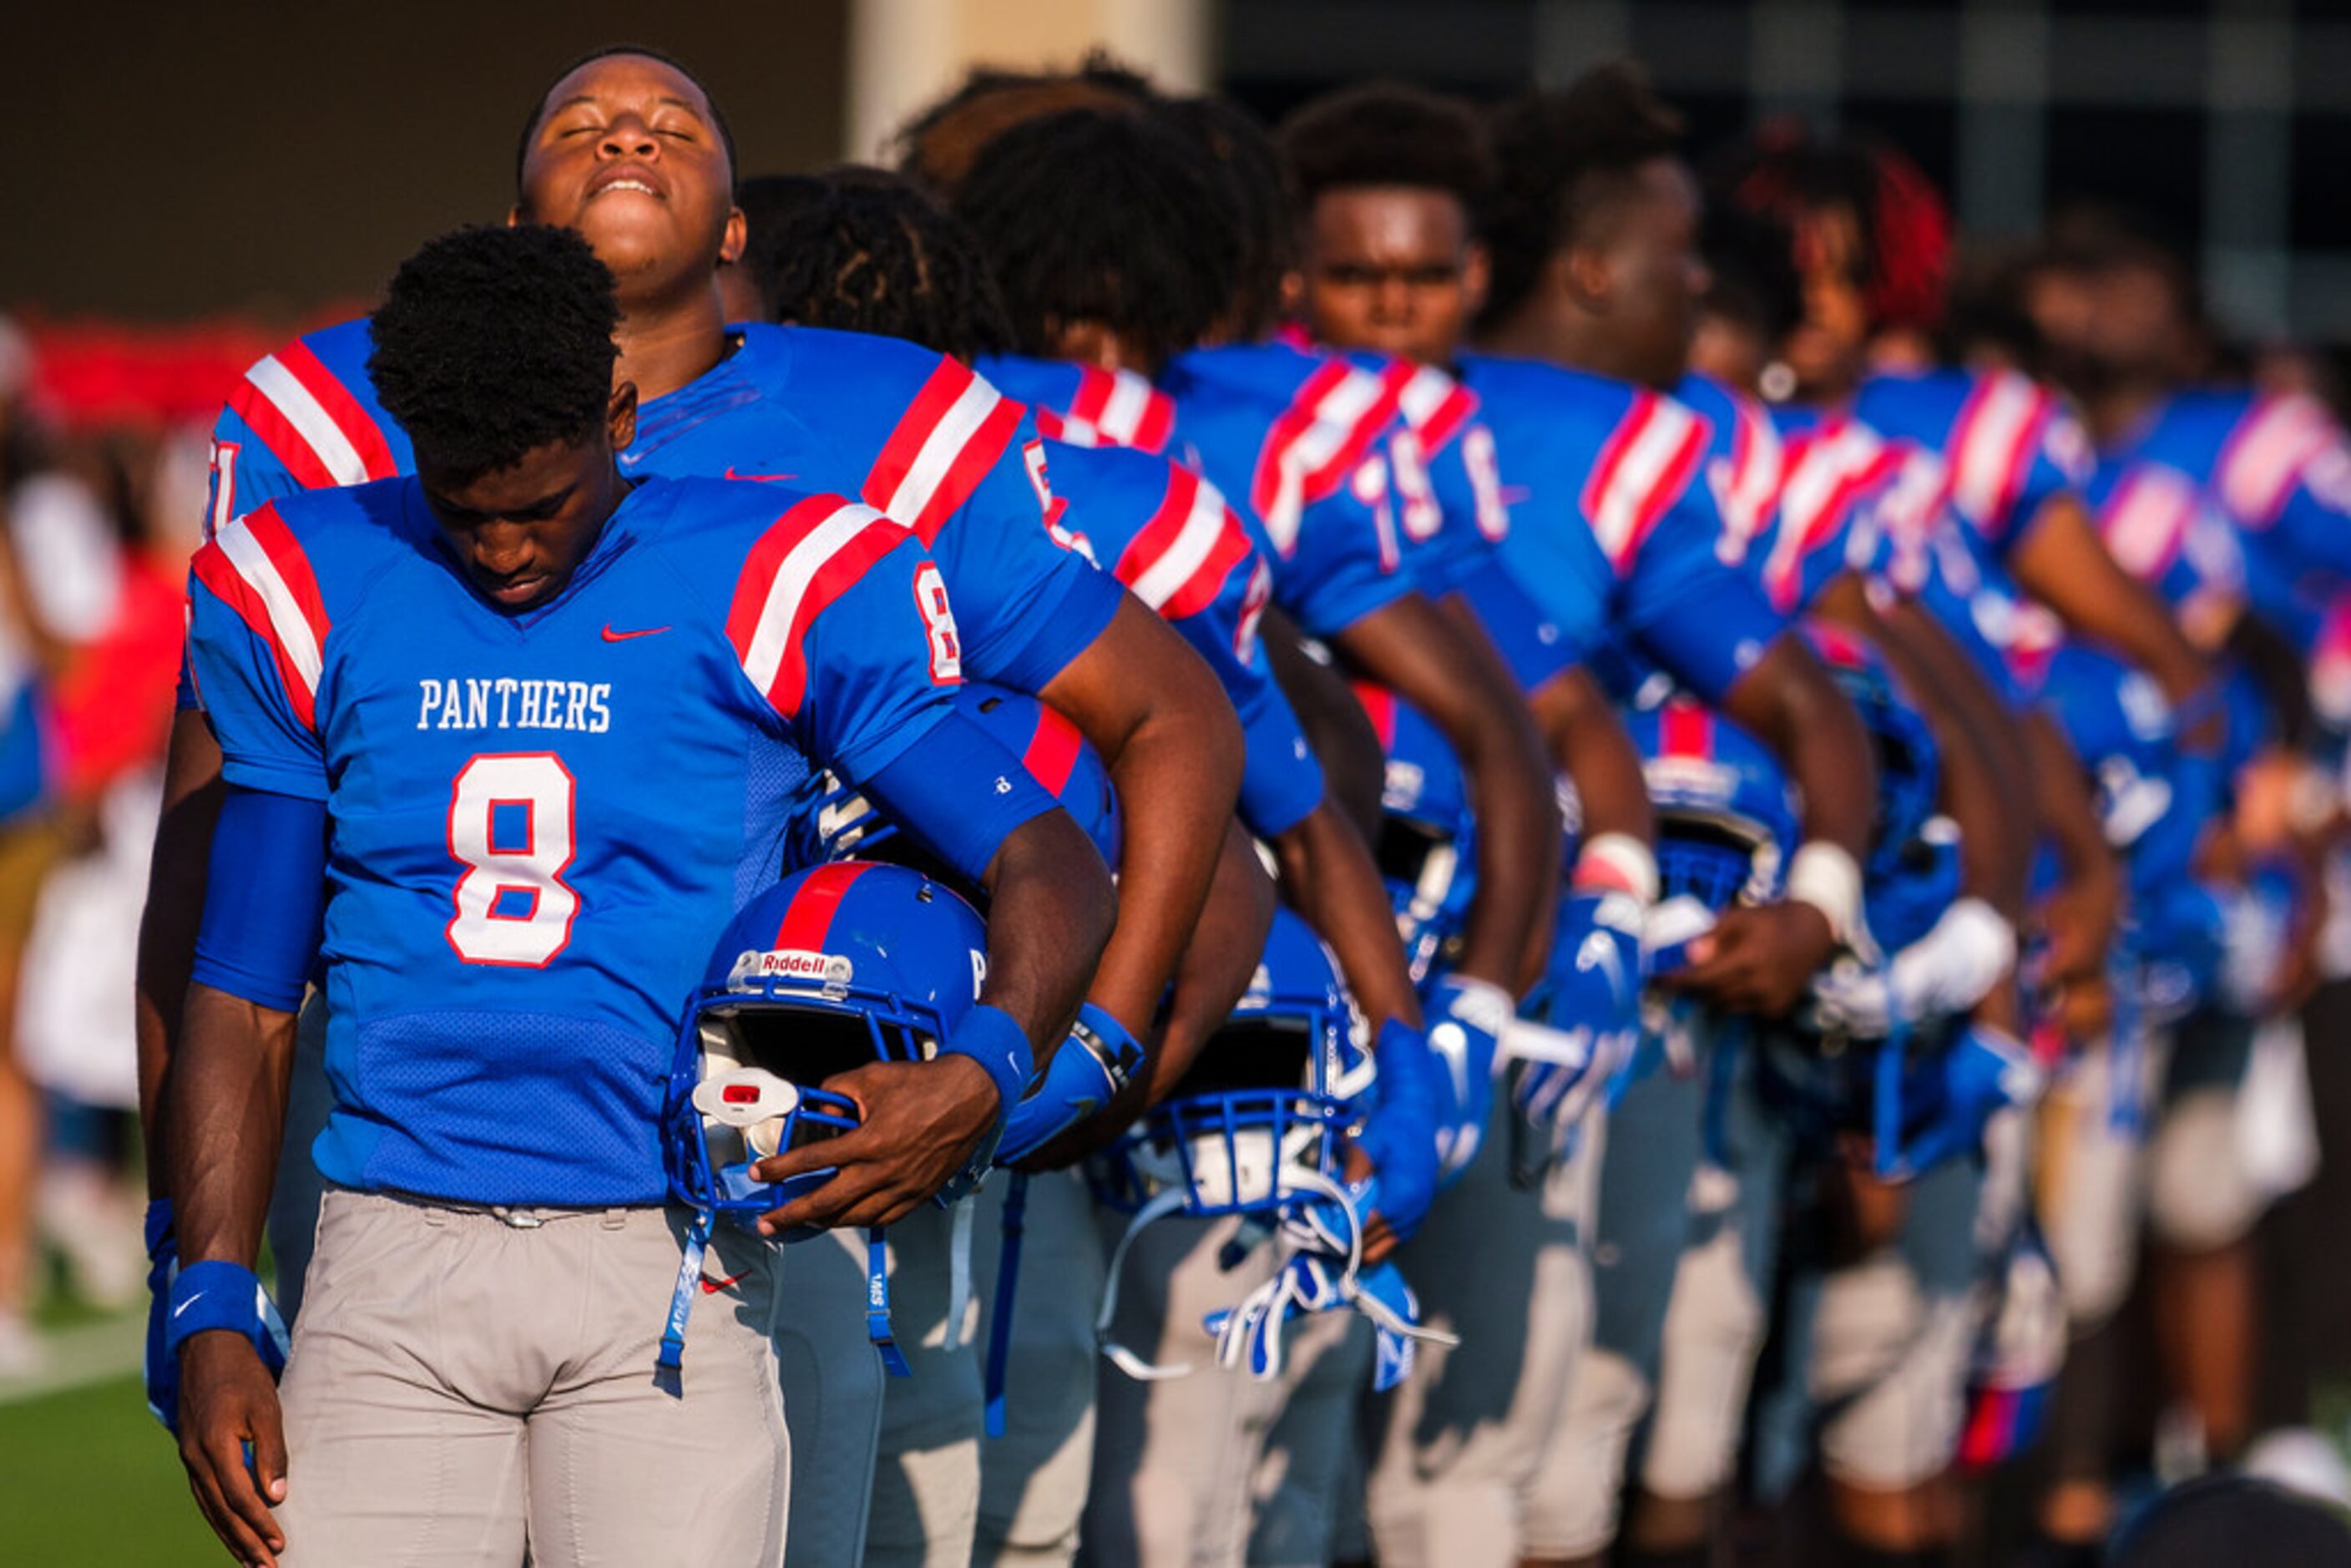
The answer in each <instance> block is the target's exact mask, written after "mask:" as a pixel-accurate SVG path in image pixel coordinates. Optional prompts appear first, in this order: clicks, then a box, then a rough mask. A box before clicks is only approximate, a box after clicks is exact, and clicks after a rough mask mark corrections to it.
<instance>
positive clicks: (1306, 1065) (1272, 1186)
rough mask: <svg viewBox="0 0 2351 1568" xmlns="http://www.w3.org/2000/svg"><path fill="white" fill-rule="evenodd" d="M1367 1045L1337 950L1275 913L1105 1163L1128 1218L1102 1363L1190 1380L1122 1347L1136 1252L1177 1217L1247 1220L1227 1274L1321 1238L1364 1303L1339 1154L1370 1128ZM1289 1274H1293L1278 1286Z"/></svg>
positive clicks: (1106, 1186)
mask: <svg viewBox="0 0 2351 1568" xmlns="http://www.w3.org/2000/svg"><path fill="white" fill-rule="evenodd" d="M1366 1035H1367V1030H1366V1029H1365V1026H1364V1018H1363V1015H1362V1014H1361V1013H1360V1012H1359V1011H1357V1010H1356V1008H1355V1004H1354V1001H1353V998H1351V997H1349V996H1348V995H1347V991H1346V988H1345V987H1344V986H1343V984H1342V983H1341V982H1340V979H1339V967H1338V963H1337V961H1336V960H1335V959H1333V958H1332V956H1331V953H1330V950H1329V949H1328V948H1326V947H1324V946H1322V942H1321V940H1320V939H1318V938H1317V937H1316V936H1315V935H1314V933H1313V931H1312V930H1311V928H1310V927H1309V926H1308V925H1306V923H1305V922H1304V921H1303V920H1301V919H1300V918H1299V917H1298V916H1297V915H1293V914H1291V913H1290V911H1289V910H1287V909H1276V910H1275V911H1274V915H1273V927H1272V929H1271V931H1270V932H1269V933H1268V934H1267V936H1266V944H1265V954H1264V956H1263V958H1262V959H1261V960H1260V962H1259V965H1258V967H1257V973H1256V974H1255V975H1254V976H1252V977H1251V978H1250V980H1249V990H1248V991H1247V992H1246V993H1245V994H1244V995H1243V996H1242V998H1241V999H1240V1001H1239V1002H1238V1003H1237V1004H1236V1005H1235V1006H1234V1008H1233V1011H1232V1015H1231V1016H1230V1017H1229V1018H1228V1019H1227V1020H1226V1022H1225V1025H1224V1027H1223V1028H1222V1029H1220V1030H1217V1032H1216V1033H1215V1034H1214V1035H1211V1036H1210V1037H1209V1038H1208V1040H1207V1044H1205V1045H1204V1046H1203V1047H1202V1048H1201V1051H1200V1055H1199V1058H1198V1060H1196V1061H1194V1062H1193V1064H1192V1066H1191V1068H1190V1070H1189V1071H1186V1073H1185V1075H1184V1077H1183V1078H1182V1080H1180V1081H1179V1082H1177V1083H1176V1085H1175V1090H1174V1092H1172V1093H1170V1094H1169V1095H1168V1097H1167V1098H1166V1099H1165V1100H1164V1101H1162V1102H1161V1103H1159V1104H1157V1105H1155V1106H1154V1107H1153V1108H1152V1109H1151V1110H1150V1111H1149V1112H1148V1113H1145V1114H1144V1118H1143V1120H1142V1121H1141V1122H1140V1123H1138V1124H1136V1125H1135V1126H1134V1127H1133V1128H1130V1129H1129V1130H1128V1131H1127V1132H1126V1133H1125V1134H1123V1135H1122V1136H1121V1137H1120V1139H1119V1141H1118V1142H1117V1143H1115V1144H1113V1145H1112V1146H1111V1148H1110V1149H1109V1150H1108V1151H1107V1152H1106V1153H1105V1154H1104V1155H1102V1156H1101V1157H1100V1158H1098V1159H1097V1160H1095V1161H1094V1162H1093V1166H1092V1175H1093V1178H1094V1189H1095V1194H1096V1196H1097V1197H1099V1198H1100V1199H1101V1200H1102V1202H1103V1203H1104V1204H1105V1205H1107V1206H1108V1207H1113V1208H1116V1209H1120V1210H1123V1211H1125V1212H1126V1213H1128V1214H1129V1215H1130V1218H1129V1220H1128V1222H1127V1228H1126V1233H1125V1235H1124V1236H1123V1237H1122V1238H1121V1239H1119V1242H1118V1245H1117V1246H1116V1247H1115V1248H1114V1249H1113V1250H1112V1252H1111V1256H1110V1260H1109V1264H1108V1268H1107V1270H1106V1275H1107V1277H1106V1283H1105V1285H1104V1288H1103V1291H1102V1306H1101V1312H1100V1313H1099V1314H1098V1315H1097V1317H1096V1319H1095V1332H1096V1333H1097V1335H1098V1336H1099V1337H1100V1338H1101V1340H1102V1353H1103V1354H1105V1355H1107V1356H1108V1357H1109V1358H1110V1359H1111V1360H1112V1362H1113V1363H1114V1364H1116V1365H1117V1366H1118V1367H1119V1368H1120V1369H1121V1370H1122V1371H1124V1372H1125V1373H1126V1374H1127V1375H1130V1376H1133V1377H1138V1378H1144V1379H1152V1378H1158V1377H1166V1376H1173V1375H1178V1374H1179V1373H1181V1372H1183V1371H1188V1370H1189V1369H1188V1368H1169V1367H1158V1366H1154V1365H1151V1364H1148V1363H1146V1362H1144V1360H1143V1359H1142V1358H1141V1357H1139V1356H1137V1355H1136V1354H1134V1353H1133V1352H1132V1351H1130V1350H1128V1349H1126V1348H1125V1347H1124V1346H1123V1345H1121V1344H1119V1343H1117V1342H1116V1340H1115V1339H1113V1338H1112V1337H1111V1324H1112V1322H1113V1319H1114V1317H1115V1314H1116V1312H1117V1308H1118V1289H1119V1277H1120V1272H1121V1270H1122V1268H1123V1264H1124V1262H1125V1260H1126V1253H1127V1249H1128V1248H1129V1247H1131V1246H1132V1245H1133V1244H1134V1239H1135V1237H1137V1236H1138V1235H1140V1234H1141V1233H1142V1232H1143V1231H1144V1229H1145V1228H1148V1227H1149V1226H1151V1225H1152V1224H1153V1223H1155V1222H1156V1221H1157V1220H1160V1219H1162V1218H1166V1217H1168V1216H1171V1215H1177V1214H1181V1215H1186V1216H1189V1217H1191V1218H1198V1219H1215V1218H1223V1217H1226V1216H1232V1215H1238V1216H1239V1217H1241V1218H1242V1221H1243V1225H1242V1229H1241V1231H1240V1233H1239V1235H1238V1237H1237V1238H1236V1239H1234V1240H1233V1241H1231V1242H1229V1243H1228V1246H1227V1258H1228V1267H1229V1266H1231V1265H1233V1264H1237V1263H1238V1261H1239V1260H1240V1258H1241V1257H1242V1256H1244V1255H1245V1254H1246V1252H1247V1251H1248V1250H1249V1249H1250V1248H1252V1247H1254V1246H1255V1245H1257V1244H1258V1243H1259V1241H1262V1240H1263V1239H1266V1238H1268V1237H1270V1236H1271V1235H1273V1234H1274V1233H1275V1232H1276V1231H1278V1230H1284V1229H1288V1230H1290V1231H1291V1232H1293V1233H1300V1232H1302V1233H1304V1234H1306V1235H1309V1236H1311V1238H1312V1239H1313V1241H1314V1245H1315V1247H1316V1249H1320V1250H1323V1251H1326V1252H1328V1253H1329V1254H1330V1255H1332V1257H1335V1258H1342V1259H1343V1260H1344V1262H1343V1275H1344V1281H1345V1282H1344V1284H1343V1286H1340V1287H1334V1289H1337V1290H1338V1291H1339V1292H1340V1293H1341V1294H1344V1295H1346V1296H1348V1299H1350V1300H1352V1299H1353V1291H1354V1290H1355V1284H1356V1281H1357V1280H1358V1276H1357V1265H1358V1261H1359V1260H1360V1256H1361V1249H1362V1235H1361V1228H1360V1221H1359V1219H1358V1218H1356V1215H1357V1212H1358V1210H1357V1205H1356V1202H1355V1198H1354V1195H1352V1194H1351V1193H1350V1191H1349V1189H1348V1188H1347V1186H1346V1183H1345V1178H1344V1176H1343V1174H1342V1171H1341V1166H1340V1152H1341V1149H1342V1147H1343V1145H1344V1144H1345V1142H1346V1140H1347V1139H1348V1138H1349V1137H1351V1136H1352V1135H1353V1134H1356V1133H1357V1132H1358V1131H1359V1130H1360V1129H1361V1127H1362V1124H1363V1121H1364V1114H1365V1113H1366V1111H1367V1109H1368V1102H1369V1097H1370V1095H1371V1093H1372V1092H1373V1089H1374V1084H1375V1082H1377V1077H1378V1071H1377V1068H1376V1066H1375V1064H1374V1059H1373V1056H1372V1053H1371V1051H1370V1049H1369V1046H1368V1043H1367V1040H1366ZM1277 1277H1278V1278H1288V1277H1290V1268H1289V1264H1288V1263H1287V1262H1285V1265H1284V1269H1283V1270H1282V1272H1281V1273H1280V1275H1278V1276H1277ZM1334 1300H1335V1298H1334ZM1329 1304H1330V1303H1328V1302H1325V1303H1322V1305H1324V1306H1327V1305H1329ZM1318 1310H1319V1308H1318ZM1286 1313H1287V1309H1286V1308H1284V1309H1282V1310H1281V1312H1279V1313H1277V1315H1286ZM1250 1321H1258V1320H1250ZM1248 1337H1249V1336H1248V1335H1247V1334H1246V1333H1242V1334H1240V1335H1239V1336H1238V1339H1237V1340H1236V1342H1235V1343H1239V1340H1243V1339H1247V1338H1248Z"/></svg>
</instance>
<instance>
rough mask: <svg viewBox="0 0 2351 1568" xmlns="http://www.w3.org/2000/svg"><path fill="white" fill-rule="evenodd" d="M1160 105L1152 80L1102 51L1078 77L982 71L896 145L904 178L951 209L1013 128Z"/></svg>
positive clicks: (903, 132) (918, 117) (919, 114)
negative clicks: (985, 155) (984, 157)
mask: <svg viewBox="0 0 2351 1568" xmlns="http://www.w3.org/2000/svg"><path fill="white" fill-rule="evenodd" d="M1157 97H1158V90H1157V89H1155V88H1154V87H1153V86H1152V85H1151V78H1148V77H1146V76H1144V74H1143V73H1142V72H1141V71H1139V70H1136V69H1135V68H1133V67H1132V66H1128V65H1126V64H1123V62H1121V61H1119V60H1117V59H1115V58H1113V57H1112V56H1111V55H1110V54H1108V53H1107V52H1105V51H1103V50H1101V49H1096V50H1094V51H1093V52H1092V53H1091V54H1089V55H1087V56H1086V57H1085V59H1084V60H1083V61H1082V62H1081V64H1080V65H1079V67H1078V68H1077V69H1076V70H1074V71H1019V70H1007V69H1005V68H1001V67H997V66H978V67H975V68H973V69H972V70H970V71H969V72H968V73H967V74H966V75H965V77H964V78H963V81H962V82H961V83H960V84H959V85H957V86H956V88H955V89H954V90H952V91H950V92H948V93H946V95H945V96H943V97H941V98H939V99H936V100H935V101H934V102H932V103H930V104H927V105H925V107H924V108H922V109H920V110H916V111H915V112H914V115H913V116H912V117H911V118H909V119H908V120H907V121H906V122H905V123H904V125H902V126H900V127H899V128H898V132H897V134H896V135H894V136H893V137H892V138H891V139H890V145H891V149H892V151H893V153H894V154H895V157H896V162H897V164H898V168H899V170H900V172H903V173H904V174H907V175H909V176H910V177H912V178H913V179H914V180H916V181H918V182H920V183H922V184H924V185H925V186H927V187H929V189H930V190H931V191H932V192H933V193H935V195H937V196H938V198H939V199H940V200H941V201H944V202H952V201H953V200H954V199H955V193H956V186H958V185H960V184H961V183H963V177H964V175H965V174H967V173H968V172H970V169H971V166H972V163H973V162H975V161H976V160H977V158H978V157H979V154H980V153H981V152H983V151H985V150H986V148H987V144H988V143H989V142H991V141H995V140H996V138H998V136H1001V135H1003V134H1004V132H1006V131H1009V130H1011V129H1012V128H1013V127H1014V126H1016V125H1019V124H1021V123H1022V122H1024V121H1026V120H1034V119H1037V118H1038V117H1039V116H1040V115H1046V114H1052V113H1055V112H1057V111H1058V110H1064V109H1098V110H1104V111H1106V112H1110V113H1125V114H1134V113H1139V112H1141V111H1142V110H1143V108H1144V106H1145V105H1147V104H1149V103H1151V102H1153V101H1154V100H1155V99H1156V98H1157Z"/></svg>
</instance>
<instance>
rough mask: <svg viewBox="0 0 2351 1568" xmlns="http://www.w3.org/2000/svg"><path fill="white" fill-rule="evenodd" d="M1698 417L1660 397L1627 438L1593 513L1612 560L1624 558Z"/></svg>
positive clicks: (1595, 526)
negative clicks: (1629, 437) (1644, 514)
mask: <svg viewBox="0 0 2351 1568" xmlns="http://www.w3.org/2000/svg"><path fill="white" fill-rule="evenodd" d="M1697 422H1698V416H1697V415H1696V414H1694V413H1691V412H1690V411H1689V410H1688V409H1687V408H1684V407H1683V406H1682V405H1681V404H1679V403H1677V402H1666V401H1665V400H1663V399H1662V398H1661V399H1657V400H1656V401H1655V402H1651V403H1650V404H1649V410H1648V413H1647V414H1646V416H1645V417H1644V418H1643V419H1642V421H1641V427H1640V429H1638V430H1636V431H1635V432H1634V433H1633V435H1632V438H1631V439H1630V440H1629V441H1627V442H1626V443H1625V450H1624V453H1623V455H1621V456H1619V457H1618V458H1617V460H1616V468H1615V472H1614V473H1612V474H1611V475H1609V476H1608V484H1607V487H1606V488H1605V489H1604V490H1603V491H1602V492H1601V495H1600V505H1599V506H1598V507H1596V508H1594V515H1593V519H1592V531H1593V534H1594V535H1595V536H1596V537H1597V538H1599V540H1600V548H1601V549H1602V550H1603V551H1604V552H1605V553H1606V554H1607V557H1608V559H1610V560H1611V561H1614V562H1615V563H1617V564H1618V565H1620V566H1621V565H1622V564H1623V561H1624V557H1625V551H1626V550H1628V549H1631V548H1632V545H1633V542H1634V534H1635V530H1636V529H1637V528H1639V526H1640V521H1641V514H1642V512H1643V511H1644V510H1646V508H1647V507H1648V505H1649V503H1650V501H1651V499H1652V498H1653V497H1654V496H1655V494H1656V488H1657V486H1659V485H1661V484H1663V483H1664V482H1665V477H1666V469H1667V465H1669V464H1670V463H1672V461H1673V459H1674V455H1675V454H1676V453H1677V452H1679V451H1680V450H1681V449H1682V444H1683V443H1684V442H1685V441H1687V439H1688V438H1689V434H1690V431H1691V428H1692V426H1693V425H1695V424H1696V423H1697Z"/></svg>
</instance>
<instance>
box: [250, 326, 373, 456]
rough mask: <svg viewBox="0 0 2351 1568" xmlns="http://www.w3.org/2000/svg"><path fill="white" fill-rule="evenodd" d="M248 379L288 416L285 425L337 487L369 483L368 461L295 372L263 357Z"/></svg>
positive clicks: (256, 389)
mask: <svg viewBox="0 0 2351 1568" xmlns="http://www.w3.org/2000/svg"><path fill="white" fill-rule="evenodd" d="M245 379H246V381H249V382H252V383H253V386H254V390H255V391H256V392H259V393H260V394H261V395H262V396H263V397H266V398H267V399H268V400H269V402H270V403H271V405H272V406H273V407H275V408H276V409H277V412H278V413H282V414H284V415H285V416H286V423H288V424H290V425H292V426H293V427H294V430H295V433H296V434H298V435H300V436H301V438H302V439H303V440H304V441H305V442H306V443H308V445H309V448H310V450H311V451H312V452H313V453H315V454H317V455H318V458H319V462H321V463H323V464H325V465H327V472H328V473H329V474H332V475H333V476H335V483H336V484H338V485H360V484H365V483H366V482H367V476H368V472H367V460H366V459H365V458H363V457H361V456H360V454H359V448H357V447H355V446H353V445H352V444H351V438H350V436H348V435H345V434H343V427H342V426H341V425H339V424H337V423H335V416H334V415H333V414H330V413H328V412H327V408H326V405H325V404H324V403H322V402H319V400H318V399H317V398H315V397H313V396H311V395H310V389H309V388H308V387H306V386H304V385H303V384H302V383H301V382H299V381H297V380H296V379H295V377H294V372H293V371H289V370H287V368H286V366H285V364H284V363H283V362H282V361H280V360H279V359H278V358H277V355H275V354H264V355H263V356H262V357H261V359H260V360H259V361H256V363H255V364H254V366H253V368H252V369H251V370H248V371H246V372H245Z"/></svg>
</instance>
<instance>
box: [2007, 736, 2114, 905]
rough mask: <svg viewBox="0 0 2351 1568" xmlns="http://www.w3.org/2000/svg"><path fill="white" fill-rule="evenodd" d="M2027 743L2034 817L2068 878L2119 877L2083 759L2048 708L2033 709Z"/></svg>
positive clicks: (2097, 880)
mask: <svg viewBox="0 0 2351 1568" xmlns="http://www.w3.org/2000/svg"><path fill="white" fill-rule="evenodd" d="M2022 727H2023V734H2024V745H2025V750H2026V753H2027V755H2028V756H2029V757H2030V758H2031V762H2032V797H2033V814H2034V820H2035V821H2038V822H2039V824H2040V827H2041V831H2042V832H2043V833H2044V834H2046V835H2047V836H2048V838H2049V841H2050V842H2051V844H2052V845H2053V846H2054V847H2055V849H2056V852H2057V860H2058V863H2059V864H2060V865H2062V866H2063V867H2064V871H2065V880H2066V881H2067V882H2068V883H2074V884H2077V885H2083V886H2087V885H2093V884H2098V885H2103V884H2105V883H2113V884H2115V885H2116V887H2117V888H2119V886H2120V883H2121V871H2120V868H2119V865H2118V863H2117V862H2116V859H2115V852H2114V847H2113V846H2112V845H2110V844H2108V843H2107V842H2106V832H2105V827H2104V826H2102V825H2101V824H2100V822H2099V821H2098V813H2097V808H2096V806H2095V803H2094V801H2093V799H2092V796H2091V792H2090V782H2089V776H2088V774H2087V773H2086V772H2085V770H2084V769H2083V767H2082V759H2081V758H2080V757H2079V756H2077V755H2076V754H2075V752H2074V745H2073V742H2071V741H2069V740H2067V739H2066V738H2065V734H2064V731H2063V730H2061V729H2059V728H2058V727H2057V726H2056V724H2055V722H2054V721H2053V720H2052V719H2051V718H2050V717H2049V716H2048V715H2047V714H2044V713H2032V714H2027V715H2026V716H2024V720H2023V726H2022Z"/></svg>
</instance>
